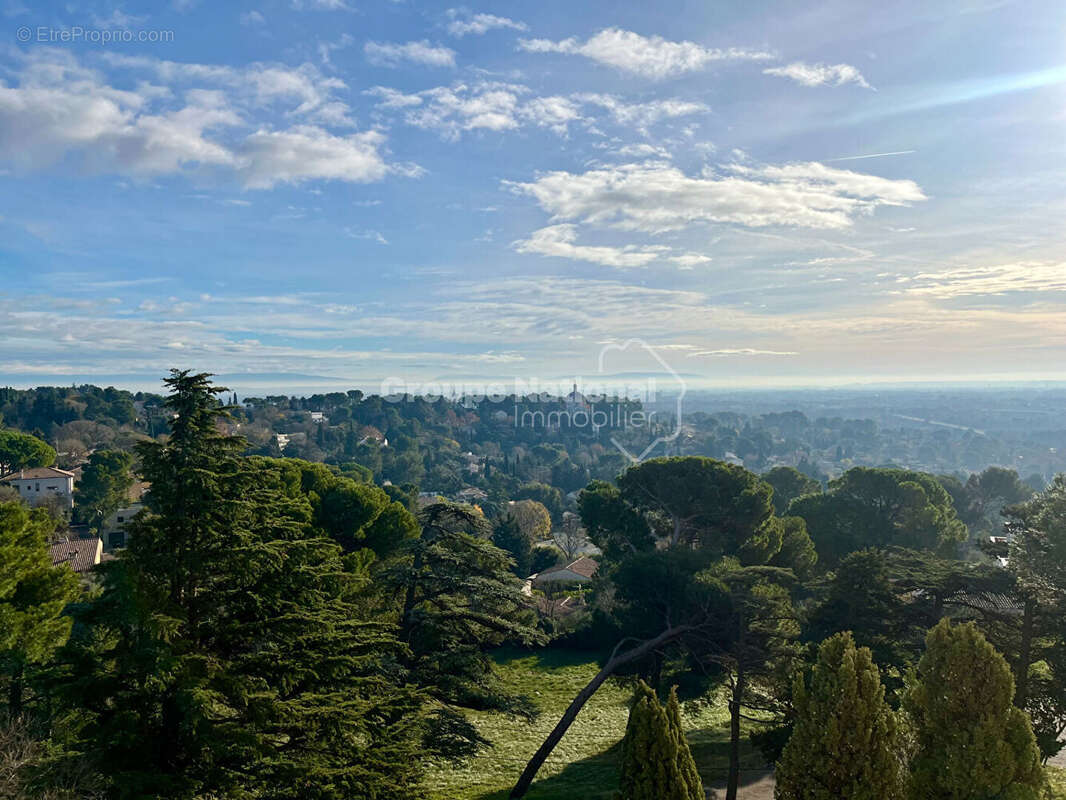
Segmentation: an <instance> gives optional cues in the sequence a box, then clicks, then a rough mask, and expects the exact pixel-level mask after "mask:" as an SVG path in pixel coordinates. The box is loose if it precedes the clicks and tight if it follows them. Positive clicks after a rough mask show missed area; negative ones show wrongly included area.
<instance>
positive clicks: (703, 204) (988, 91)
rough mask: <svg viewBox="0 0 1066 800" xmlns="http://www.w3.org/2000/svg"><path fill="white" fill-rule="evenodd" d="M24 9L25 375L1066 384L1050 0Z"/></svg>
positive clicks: (15, 214) (18, 199)
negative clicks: (645, 375) (666, 370)
mask: <svg viewBox="0 0 1066 800" xmlns="http://www.w3.org/2000/svg"><path fill="white" fill-rule="evenodd" d="M812 5H813V6H814V7H804V6H812ZM0 14H2V16H0V22H2V28H3V30H4V31H6V34H5V35H3V36H2V37H0V269H2V273H3V276H4V280H3V284H2V288H0V381H3V382H5V383H13V384H16V385H24V384H38V383H48V382H56V381H59V382H64V383H67V382H70V381H72V380H98V381H106V380H122V381H125V382H127V383H135V382H137V381H138V380H141V379H148V378H154V377H155V376H157V375H159V374H161V373H162V372H163V371H165V370H166V369H167V368H168V367H170V366H189V367H193V368H198V369H206V370H210V371H214V372H219V373H225V374H234V373H251V374H255V375H274V374H277V373H286V374H292V375H294V376H309V375H313V376H324V377H326V378H329V379H331V380H333V381H336V382H338V383H340V384H353V385H356V384H357V385H368V386H373V385H374V384H375V382H378V381H380V380H381V379H384V378H386V377H394V378H399V379H402V380H406V381H410V382H411V384H412V385H417V384H418V383H419V382H427V381H433V380H436V381H443V382H448V381H461V380H467V379H470V380H474V379H487V378H507V379H509V378H511V377H520V378H522V379H524V380H532V379H536V378H538V377H539V378H543V379H545V380H549V379H554V378H557V377H559V376H570V375H588V374H591V373H596V372H597V371H598V370H600V369H606V370H607V371H609V372H612V373H617V372H625V371H632V370H640V369H643V365H642V364H641V360H642V359H644V360H645V361H646V360H647V357H648V353H647V351H646V349H644V348H643V343H646V344H647V345H648V346H650V347H652V348H654V349H655V351H656V353H657V354H658V355H659V356H660V357H661V358H664V359H665V360H667V361H668V362H669V363H670V364H671V365H672V366H673V367H674V368H675V369H676V370H677V371H678V372H680V373H683V374H684V375H686V376H688V377H689V378H690V379H691V380H693V381H701V380H705V381H707V382H710V383H726V384H733V385H747V384H751V385H787V384H809V383H842V382H850V381H857V380H859V381H899V380H956V379H957V380H977V381H984V380H1001V379H1006V380H1013V379H1030V378H1032V379H1063V378H1066V368H1064V366H1063V365H1064V363H1066V362H1064V357H1066V315H1064V314H1063V311H1064V307H1063V306H1064V300H1066V256H1064V254H1063V244H1064V238H1066V237H1064V233H1066V225H1064V224H1063V220H1064V217H1066V214H1064V212H1066V192H1064V191H1063V188H1062V187H1063V186H1064V185H1066V180H1064V179H1066V158H1064V155H1066V153H1064V151H1066V8H1064V6H1063V4H1062V3H1061V2H1057V0H1043V1H1040V0H1029V1H1026V0H1018V1H1016V2H1011V1H1010V0H951V2H948V1H947V0H944V1H943V2H928V1H925V2H909V1H907V0H896V1H895V2H889V3H877V4H873V3H855V2H853V1H852V0H840V1H839V2H823V3H818V4H797V3H792V2H769V1H764V2H758V1H756V2H744V3H740V2H733V3H721V2H700V3H695V2H691V3H690V2H676V3H667V2H663V3H656V4H649V3H635V2H630V3H620V2H604V3H595V2H592V3H573V2H566V3H564V2H554V0H549V1H548V2H542V3H537V4H530V3H517V2H496V3H493V4H491V5H488V4H486V5H471V6H458V5H452V4H449V3H441V4H437V3H421V2H420V3H413V2H390V1H389V0H368V1H367V2H354V0H353V2H347V0H345V1H344V2H342V1H341V0H275V1H274V2H261V3H243V4H239V3H208V2H206V0H202V1H201V2H195V0H183V1H182V2H175V3H173V4H171V5H167V4H164V3H151V4H137V3H124V4H120V5H114V4H109V3H104V2H99V3H78V2H66V3H54V4H52V3H28V2H27V3H21V2H19V1H18V0H0ZM79 31H80V33H79ZM64 37H76V38H77V40H76V41H64ZM109 38H110V39H111V41H104V40H106V39H109ZM632 339H639V340H640V342H641V343H642V344H641V346H640V347H632V348H628V349H623V350H617V351H613V353H612V358H614V359H615V361H614V362H613V363H612V364H610V366H609V367H603V366H602V365H600V364H599V362H598V356H599V354H600V352H601V350H602V349H603V347H604V346H605V345H607V344H609V343H615V344H619V343H621V344H624V343H626V342H628V341H630V340H632ZM270 381H272V382H273V383H274V384H275V385H277V384H284V383H285V382H286V380H285V379H284V378H281V379H278V378H274V377H271V378H270ZM301 381H303V383H306V382H307V381H306V380H304V379H303V378H295V377H294V378H293V379H292V381H291V382H292V383H293V385H295V384H296V383H299V382H301Z"/></svg>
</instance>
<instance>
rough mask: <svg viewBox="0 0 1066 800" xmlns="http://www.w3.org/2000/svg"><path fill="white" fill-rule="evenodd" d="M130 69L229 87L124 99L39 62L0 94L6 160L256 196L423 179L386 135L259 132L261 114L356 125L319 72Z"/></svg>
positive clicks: (67, 65) (307, 127)
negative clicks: (327, 182)
mask: <svg viewBox="0 0 1066 800" xmlns="http://www.w3.org/2000/svg"><path fill="white" fill-rule="evenodd" d="M121 66H123V67H125V68H134V69H137V68H139V69H146V68H147V69H151V70H153V71H154V72H155V73H156V75H157V76H160V77H166V78H169V79H170V80H171V81H173V82H175V83H197V82H199V83H201V84H203V83H208V84H211V85H214V86H222V87H223V88H222V89H219V88H210V89H207V88H193V87H191V86H189V87H185V88H181V89H179V90H177V91H174V90H171V89H170V88H168V87H160V86H154V85H151V84H147V83H143V82H142V83H141V84H139V86H138V89H136V90H134V91H128V90H118V89H115V88H113V87H112V86H110V85H108V84H107V83H105V82H104V81H103V79H102V77H101V76H100V75H99V74H97V73H96V72H94V71H92V70H87V69H84V68H83V67H81V66H80V65H78V64H77V63H76V62H75V61H74V60H73V59H71V58H70V57H69V56H68V55H64V54H56V53H48V54H45V55H43V56H38V57H34V58H32V59H31V60H30V61H29V63H27V65H26V67H25V69H24V70H23V72H22V73H21V76H20V77H21V82H20V84H19V85H18V86H17V87H13V88H9V87H5V86H0V153H2V154H3V155H2V156H0V157H2V158H4V159H6V160H7V161H9V162H10V163H12V164H13V165H14V166H16V167H19V168H22V169H28V170H29V169H40V168H44V167H48V166H50V165H52V164H55V163H57V162H59V161H61V160H63V159H66V158H71V159H72V163H73V164H75V165H76V166H78V167H80V168H81V169H83V170H84V171H87V172H94V173H115V174H119V175H129V176H134V177H147V176H153V175H165V174H174V173H179V172H184V173H192V172H204V171H206V170H211V171H212V173H213V174H215V175H216V176H220V177H225V176H227V175H229V176H233V177H236V178H237V180H238V181H239V182H240V183H241V184H242V185H243V186H244V187H245V188H250V189H265V188H270V187H272V186H274V185H276V184H278V183H299V182H302V181H306V180H313V179H331V180H344V181H352V182H360V183H361V182H367V181H376V180H381V179H382V178H384V177H385V176H386V175H387V174H388V173H390V172H395V173H397V174H405V175H417V174H418V173H419V168H418V167H416V166H414V165H387V164H386V163H385V160H384V158H383V156H382V154H381V151H380V149H381V146H382V145H383V143H384V140H385V136H384V134H382V133H380V132H378V131H365V132H362V133H354V134H350V135H345V136H340V135H336V134H334V133H331V132H329V131H328V130H326V129H325V128H324V127H322V126H321V124H313V123H312V122H309V121H308V122H304V121H301V122H300V123H299V124H297V125H294V126H293V127H290V128H281V129H277V128H275V127H274V126H267V125H259V126H258V127H252V124H253V123H250V122H249V119H248V117H249V116H250V115H251V112H252V110H253V109H255V108H259V107H264V106H267V107H271V108H273V107H274V106H280V107H281V108H283V109H284V110H285V112H286V115H288V116H291V115H297V116H299V117H301V118H304V119H308V120H315V121H324V120H329V119H330V118H331V117H332V121H333V122H335V123H336V124H337V125H339V126H344V127H348V126H350V122H349V121H348V120H347V119H346V118H345V117H344V115H343V114H342V113H339V112H338V113H337V114H331V113H330V109H331V105H332V104H331V101H330V100H329V95H328V92H329V91H330V90H331V89H333V88H336V87H337V85H338V84H337V83H335V82H334V81H333V80H332V79H322V80H318V78H319V77H320V76H319V75H318V73H317V71H316V70H314V68H313V67H308V68H299V69H284V68H281V67H278V66H272V65H253V67H251V68H248V69H247V70H243V71H238V70H233V69H230V68H228V67H211V66H207V65H197V64H176V63H173V62H160V61H153V60H137V59H129V58H125V59H122V60H121ZM305 67H307V65H305ZM340 85H341V86H343V84H340Z"/></svg>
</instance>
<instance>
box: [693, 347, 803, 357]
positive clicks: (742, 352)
mask: <svg viewBox="0 0 1066 800" xmlns="http://www.w3.org/2000/svg"><path fill="white" fill-rule="evenodd" d="M798 355H799V353H798V352H796V351H795V350H757V349H755V348H753V347H726V348H721V349H718V350H698V351H696V352H695V353H688V354H687V355H686V356H685V358H701V357H702V358H706V357H711V358H725V357H729V356H798Z"/></svg>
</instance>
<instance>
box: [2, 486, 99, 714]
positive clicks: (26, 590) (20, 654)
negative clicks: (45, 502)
mask: <svg viewBox="0 0 1066 800" xmlns="http://www.w3.org/2000/svg"><path fill="white" fill-rule="evenodd" d="M53 526H54V523H53V521H52V520H51V519H50V518H49V517H48V515H47V513H46V512H45V511H44V510H43V509H37V510H35V511H30V510H29V509H27V508H26V507H25V506H24V505H22V503H20V502H18V501H13V502H8V503H0V565H2V567H0V675H4V676H5V677H6V678H7V690H8V691H7V696H8V701H7V705H8V712H9V713H10V715H11V716H12V717H17V716H18V715H19V714H20V713H21V712H22V707H23V701H24V695H25V683H26V671H27V669H28V668H30V667H31V666H32V665H34V664H40V663H41V662H43V661H45V660H46V659H47V658H48V657H49V656H51V655H52V653H54V652H55V650H56V649H58V648H59V647H62V646H63V644H65V643H66V641H67V638H68V637H69V636H70V628H71V618H70V617H67V616H63V610H64V608H66V606H67V604H68V603H70V602H71V601H72V600H74V599H75V598H76V597H77V595H78V592H79V585H78V579H77V576H75V575H74V572H73V571H72V570H71V569H69V568H68V567H66V566H64V565H60V566H58V567H53V566H52V559H51V557H50V556H49V554H48V542H47V538H46V537H47V536H48V534H49V533H50V532H51V530H52V528H53Z"/></svg>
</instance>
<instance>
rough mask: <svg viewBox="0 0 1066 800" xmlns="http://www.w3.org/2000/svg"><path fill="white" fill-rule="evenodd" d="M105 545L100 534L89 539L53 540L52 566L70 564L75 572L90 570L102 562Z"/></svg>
mask: <svg viewBox="0 0 1066 800" xmlns="http://www.w3.org/2000/svg"><path fill="white" fill-rule="evenodd" d="M103 546H104V543H103V541H101V539H100V537H98V536H93V537H91V538H88V539H60V540H59V541H58V542H53V543H52V546H51V548H50V550H51V555H52V566H53V567H58V566H59V565H60V564H69V565H70V568H71V569H72V570H74V571H75V572H88V571H89V570H91V569H92V568H93V567H95V566H96V565H97V564H99V563H100V555H101V552H102V551H103Z"/></svg>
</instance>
